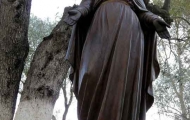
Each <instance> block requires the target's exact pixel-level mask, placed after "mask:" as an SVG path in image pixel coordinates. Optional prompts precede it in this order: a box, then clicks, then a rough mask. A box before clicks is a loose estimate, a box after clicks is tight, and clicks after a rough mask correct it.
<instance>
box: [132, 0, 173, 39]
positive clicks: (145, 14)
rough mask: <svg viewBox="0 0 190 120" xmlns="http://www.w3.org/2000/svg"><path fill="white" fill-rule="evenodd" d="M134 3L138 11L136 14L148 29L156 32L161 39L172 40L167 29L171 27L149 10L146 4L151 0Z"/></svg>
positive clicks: (135, 1)
mask: <svg viewBox="0 0 190 120" xmlns="http://www.w3.org/2000/svg"><path fill="white" fill-rule="evenodd" d="M133 2H134V4H135V7H136V9H137V11H136V13H137V16H138V17H139V20H140V21H141V23H142V24H143V25H144V26H145V27H146V28H147V29H153V30H155V31H156V32H157V33H158V35H159V36H160V37H161V38H166V39H168V38H170V34H169V32H168V30H167V29H166V27H170V26H169V25H168V24H167V23H166V22H165V21H164V20H162V19H160V18H159V16H157V15H155V14H153V13H152V12H150V11H148V10H147V8H146V5H145V4H148V2H149V0H133Z"/></svg>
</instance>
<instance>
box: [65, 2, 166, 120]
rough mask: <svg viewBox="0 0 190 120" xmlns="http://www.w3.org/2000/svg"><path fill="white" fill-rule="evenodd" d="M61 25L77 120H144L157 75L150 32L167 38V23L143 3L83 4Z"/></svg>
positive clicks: (69, 13) (154, 43)
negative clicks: (67, 29) (66, 34)
mask: <svg viewBox="0 0 190 120" xmlns="http://www.w3.org/2000/svg"><path fill="white" fill-rule="evenodd" d="M65 22H66V23H68V24H69V25H74V26H73V31H72V35H71V39H70V41H69V47H68V51H67V55H66V59H67V60H68V61H69V62H70V64H71V68H72V69H71V74H70V79H71V81H72V82H73V85H74V93H75V95H76V97H77V101H78V119H79V120H145V119H146V111H147V110H148V109H149V108H150V107H151V105H152V103H153V100H154V99H153V92H152V81H153V80H154V79H156V78H157V76H158V74H159V65H158V62H157V58H156V36H155V32H157V33H158V35H159V36H160V37H162V38H169V37H170V35H169V33H168V31H167V29H166V27H169V26H168V25H167V23H165V22H164V21H163V20H162V19H160V18H159V17H158V16H157V15H154V14H153V13H151V12H149V11H148V10H147V9H146V5H145V3H144V1H143V0H83V1H82V2H81V4H80V5H79V6H78V7H76V8H74V9H72V10H70V11H69V12H68V16H67V17H66V18H65Z"/></svg>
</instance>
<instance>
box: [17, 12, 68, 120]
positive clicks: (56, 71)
mask: <svg viewBox="0 0 190 120" xmlns="http://www.w3.org/2000/svg"><path fill="white" fill-rule="evenodd" d="M65 11H67V10H65ZM63 18H64V16H63V17H62V19H61V21H60V22H59V23H58V25H57V26H56V27H55V28H54V30H53V31H52V33H51V34H50V35H49V36H48V37H46V38H44V40H43V41H42V43H41V44H40V45H39V46H38V48H37V50H36V52H35V55H34V58H33V61H32V63H31V67H30V69H29V72H28V76H27V79H26V83H25V85H24V90H23V93H22V96H21V100H20V104H19V107H18V111H17V113H16V116H15V120H51V118H52V112H53V108H54V105H55V102H56V100H57V98H58V96H59V91H60V88H61V86H62V82H63V79H64V77H66V75H67V71H68V68H69V65H68V63H67V62H66V61H65V59H64V57H65V54H66V50H67V46H68V40H69V37H70V33H71V28H70V27H69V26H67V25H66V24H65V23H64V22H63Z"/></svg>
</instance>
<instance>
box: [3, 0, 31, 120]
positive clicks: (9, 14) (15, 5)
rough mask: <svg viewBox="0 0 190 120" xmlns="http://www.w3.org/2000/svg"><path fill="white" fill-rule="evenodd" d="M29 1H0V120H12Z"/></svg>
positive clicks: (24, 52)
mask: <svg viewBox="0 0 190 120" xmlns="http://www.w3.org/2000/svg"><path fill="white" fill-rule="evenodd" d="M30 8H31V0H0V120H12V118H13V114H14V110H15V104H16V99H17V93H18V89H19V82H20V79H21V74H22V71H23V67H24V63H25V59H26V56H27V54H28V48H29V46H28V39H27V37H28V36H27V35H28V25H29V15H30Z"/></svg>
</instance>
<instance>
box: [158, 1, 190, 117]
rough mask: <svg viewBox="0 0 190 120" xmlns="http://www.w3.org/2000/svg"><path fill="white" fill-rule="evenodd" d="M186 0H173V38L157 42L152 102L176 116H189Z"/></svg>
mask: <svg viewBox="0 0 190 120" xmlns="http://www.w3.org/2000/svg"><path fill="white" fill-rule="evenodd" d="M155 1H157V2H158V0H155ZM187 3H188V0H172V2H171V10H170V14H171V16H172V18H173V19H174V21H173V24H172V28H171V29H170V33H171V36H172V38H171V39H170V41H167V40H159V43H158V46H159V52H158V53H159V61H160V66H161V74H160V77H159V80H157V81H156V82H155V98H156V101H155V103H156V105H157V107H158V108H159V112H160V113H161V114H164V115H168V116H170V117H172V118H173V119H175V120H190V98H189V90H190V82H189V79H190V70H189V68H190V58H189V53H190V24H189V21H190V14H189V13H188V11H189V10H190V5H189V4H187Z"/></svg>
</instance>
